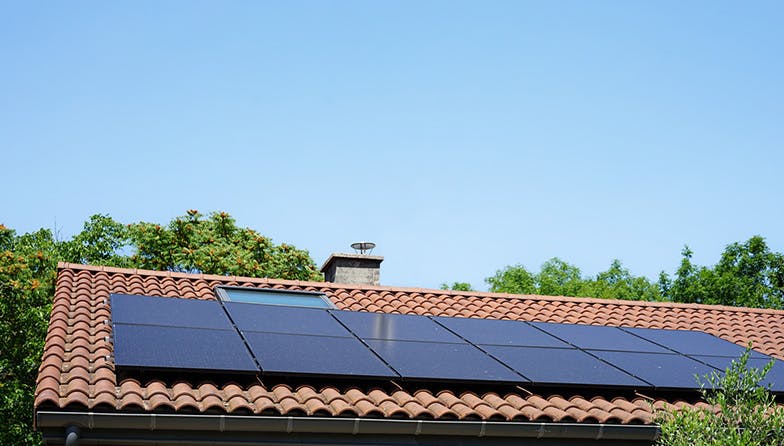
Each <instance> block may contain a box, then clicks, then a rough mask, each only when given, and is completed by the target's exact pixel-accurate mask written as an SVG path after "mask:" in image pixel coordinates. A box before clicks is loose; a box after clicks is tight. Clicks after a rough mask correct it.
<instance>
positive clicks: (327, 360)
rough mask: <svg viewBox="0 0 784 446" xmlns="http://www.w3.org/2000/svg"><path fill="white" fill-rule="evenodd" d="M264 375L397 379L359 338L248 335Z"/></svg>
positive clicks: (276, 334)
mask: <svg viewBox="0 0 784 446" xmlns="http://www.w3.org/2000/svg"><path fill="white" fill-rule="evenodd" d="M245 339H247V341H248V344H249V345H250V348H251V350H252V351H253V354H254V355H255V356H256V359H257V360H258V361H259V364H260V365H261V370H262V373H265V374H279V375H298V374H307V375H344V376H355V377H374V378H387V379H391V378H398V375H397V374H396V373H395V372H394V371H393V370H391V369H390V368H389V367H387V366H386V365H385V364H384V363H383V362H382V361H381V360H380V359H378V358H377V357H376V355H374V354H373V353H372V352H371V351H370V350H368V348H367V347H365V346H364V345H363V344H362V343H361V342H360V341H359V340H358V339H356V338H354V337H351V338H333V337H328V336H305V335H292V334H280V333H260V332H248V333H245Z"/></svg>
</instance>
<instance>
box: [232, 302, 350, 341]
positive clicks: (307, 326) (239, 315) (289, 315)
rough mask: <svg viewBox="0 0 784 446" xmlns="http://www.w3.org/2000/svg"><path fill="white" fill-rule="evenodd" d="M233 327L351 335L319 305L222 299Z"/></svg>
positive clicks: (252, 330) (339, 335)
mask: <svg viewBox="0 0 784 446" xmlns="http://www.w3.org/2000/svg"><path fill="white" fill-rule="evenodd" d="M223 306H224V307H225V308H226V312H228V314H229V316H231V319H232V320H233V321H234V324H235V325H236V327H237V328H238V329H239V330H240V331H242V332H243V333H245V332H269V333H286V334H299V335H311V336H331V337H343V338H347V337H350V338H353V337H354V336H353V335H352V334H351V332H349V331H348V330H347V329H346V328H345V327H344V326H343V325H342V324H341V323H340V322H338V321H337V320H336V319H335V318H334V317H332V315H330V313H329V312H328V311H326V310H325V309H322V308H308V307H287V306H282V305H263V304H253V303H242V302H223Z"/></svg>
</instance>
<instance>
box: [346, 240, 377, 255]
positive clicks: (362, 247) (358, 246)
mask: <svg viewBox="0 0 784 446" xmlns="http://www.w3.org/2000/svg"><path fill="white" fill-rule="evenodd" d="M351 247H352V248H354V251H356V252H357V254H370V253H372V252H373V248H375V247H376V244H375V243H373V242H356V243H352V244H351Z"/></svg>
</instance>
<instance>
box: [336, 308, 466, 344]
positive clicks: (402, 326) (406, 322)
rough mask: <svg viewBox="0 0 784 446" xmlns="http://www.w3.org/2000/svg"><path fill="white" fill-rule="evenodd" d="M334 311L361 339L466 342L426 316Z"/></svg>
mask: <svg viewBox="0 0 784 446" xmlns="http://www.w3.org/2000/svg"><path fill="white" fill-rule="evenodd" d="M331 313H332V314H334V315H335V317H337V318H338V319H339V320H340V322H342V323H343V324H344V325H345V326H346V327H348V329H349V330H351V331H352V332H354V334H356V335H357V336H359V337H360V338H362V339H389V340H398V341H427V342H455V343H465V341H463V340H462V339H460V338H459V337H457V336H455V335H454V334H452V333H450V332H449V330H447V329H445V328H444V327H442V326H441V325H439V324H437V323H435V322H433V320H431V319H430V318H428V317H426V316H414V315H406V314H384V313H361V312H356V311H332V312H331Z"/></svg>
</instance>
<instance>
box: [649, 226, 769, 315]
mask: <svg viewBox="0 0 784 446" xmlns="http://www.w3.org/2000/svg"><path fill="white" fill-rule="evenodd" d="M682 255H683V259H682V260H681V264H680V267H679V268H678V270H677V272H676V274H675V277H674V279H672V280H670V279H669V278H668V277H666V276H664V277H663V279H662V281H661V284H662V288H663V290H665V291H666V296H667V297H668V298H669V299H670V300H672V301H674V302H692V303H703V304H717V305H730V306H744V307H758V308H778V309H781V308H784V254H781V253H777V252H772V251H771V250H770V248H769V247H768V245H767V244H766V243H765V239H764V238H762V237H760V236H754V237H751V238H750V239H749V240H747V241H746V242H744V243H732V244H730V245H728V246H727V247H726V249H725V250H724V253H723V254H722V255H721V259H720V260H719V262H718V263H717V264H716V265H715V266H714V267H712V268H709V267H705V266H698V265H694V264H693V263H692V261H691V258H692V255H693V252H692V251H691V250H690V249H689V247H688V246H687V247H685V248H684V249H683V252H682Z"/></svg>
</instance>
